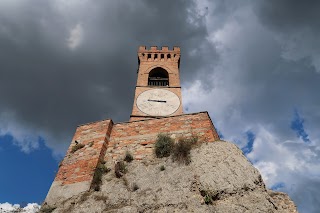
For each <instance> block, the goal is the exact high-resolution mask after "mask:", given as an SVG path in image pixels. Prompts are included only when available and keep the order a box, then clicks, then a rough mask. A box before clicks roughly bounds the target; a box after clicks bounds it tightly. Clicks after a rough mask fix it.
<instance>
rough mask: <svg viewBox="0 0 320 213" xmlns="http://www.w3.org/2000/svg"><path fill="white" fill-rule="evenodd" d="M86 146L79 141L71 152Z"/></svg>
mask: <svg viewBox="0 0 320 213" xmlns="http://www.w3.org/2000/svg"><path fill="white" fill-rule="evenodd" d="M83 147H84V144H82V143H77V144H76V145H74V146H73V147H72V149H71V153H75V152H76V151H77V150H79V149H82V148H83Z"/></svg>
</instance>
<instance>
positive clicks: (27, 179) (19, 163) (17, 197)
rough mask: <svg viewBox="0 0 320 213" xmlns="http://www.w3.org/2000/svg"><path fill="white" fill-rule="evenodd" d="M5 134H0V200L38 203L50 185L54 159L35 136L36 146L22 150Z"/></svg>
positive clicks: (55, 166)
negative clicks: (26, 150)
mask: <svg viewBox="0 0 320 213" xmlns="http://www.w3.org/2000/svg"><path fill="white" fill-rule="evenodd" d="M13 140H14V139H13V137H12V136H11V135H9V134H7V135H2V136H0V168H1V175H0V203H4V202H9V203H15V204H23V203H32V202H36V203H41V202H42V201H43V200H44V199H45V196H46V194H47V192H48V190H49V188H50V186H51V183H52V181H53V179H54V177H55V172H54V171H57V169H58V162H57V160H55V159H54V158H53V156H52V151H51V149H49V148H47V147H46V146H45V145H44V140H43V139H41V138H39V148H38V149H37V150H34V151H32V152H31V153H29V154H26V153H24V152H22V151H21V150H20V148H19V147H18V146H15V145H13Z"/></svg>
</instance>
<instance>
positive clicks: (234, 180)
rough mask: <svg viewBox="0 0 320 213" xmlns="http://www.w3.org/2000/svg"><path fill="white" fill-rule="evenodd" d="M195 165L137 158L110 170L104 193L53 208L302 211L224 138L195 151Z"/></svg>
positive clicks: (87, 210)
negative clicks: (118, 173)
mask: <svg viewBox="0 0 320 213" xmlns="http://www.w3.org/2000/svg"><path fill="white" fill-rule="evenodd" d="M191 160H192V162H191V163H190V164H189V165H181V164H179V163H177V162H172V159H171V158H170V157H168V158H162V159H157V158H154V159H150V160H149V159H147V160H134V161H132V162H131V163H128V164H127V170H128V172H127V173H126V174H125V175H124V176H123V177H121V178H116V177H115V174H114V164H113V162H107V164H106V165H107V167H109V168H112V171H111V172H109V173H107V174H105V175H104V176H103V179H102V186H101V190H100V191H99V192H85V193H82V194H80V195H76V196H73V197H72V198H70V199H67V200H64V201H63V202H60V203H56V204H55V207H57V208H56V209H55V210H54V211H53V212H78V213H80V212H159V213H160V212H217V213H220V212H221V213H224V212H226V213H227V212H228V213H230V212H231V213H232V212H254V213H256V212H290V213H291V212H297V210H296V207H295V205H294V203H293V202H292V201H291V200H290V198H289V197H288V196H287V195H286V194H284V193H281V192H273V191H270V190H267V189H266V188H265V185H264V183H263V180H262V178H261V175H260V173H259V172H258V170H257V169H255V168H254V167H253V166H252V165H251V163H250V162H249V161H248V160H247V159H246V157H245V156H244V155H243V154H242V152H241V150H240V149H239V148H237V146H236V145H234V144H232V143H228V142H223V141H218V142H213V143H204V144H202V145H201V146H199V147H197V148H194V149H192V150H191Z"/></svg>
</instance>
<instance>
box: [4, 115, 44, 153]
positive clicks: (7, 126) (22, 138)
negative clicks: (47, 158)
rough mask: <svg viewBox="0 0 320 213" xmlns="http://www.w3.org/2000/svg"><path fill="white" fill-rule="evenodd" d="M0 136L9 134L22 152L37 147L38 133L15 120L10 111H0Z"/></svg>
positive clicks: (27, 151) (28, 151)
mask: <svg viewBox="0 0 320 213" xmlns="http://www.w3.org/2000/svg"><path fill="white" fill-rule="evenodd" d="M0 120H1V123H0V136H4V135H10V136H12V137H13V143H14V144H15V145H16V146H18V147H20V149H21V151H22V152H24V153H30V152H31V151H33V150H35V149H38V148H39V138H38V137H39V135H40V134H41V133H39V132H36V130H34V129H33V128H28V127H26V126H25V125H23V124H19V123H17V122H15V120H16V119H15V116H14V113H12V112H2V113H0Z"/></svg>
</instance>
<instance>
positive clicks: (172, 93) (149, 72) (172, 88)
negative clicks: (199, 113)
mask: <svg viewBox="0 0 320 213" xmlns="http://www.w3.org/2000/svg"><path fill="white" fill-rule="evenodd" d="M138 62H139V67H138V77H137V84H136V90H135V97H134V103H133V108H132V113H131V116H130V121H135V120H145V119H150V118H160V117H168V116H173V115H180V114H183V108H182V100H181V86H180V72H179V66H180V48H179V47H173V50H169V48H168V47H162V48H161V49H158V48H157V47H156V46H152V47H151V48H150V49H147V48H146V47H145V46H140V47H139V50H138Z"/></svg>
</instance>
